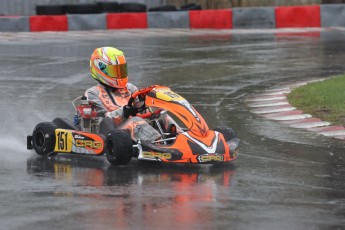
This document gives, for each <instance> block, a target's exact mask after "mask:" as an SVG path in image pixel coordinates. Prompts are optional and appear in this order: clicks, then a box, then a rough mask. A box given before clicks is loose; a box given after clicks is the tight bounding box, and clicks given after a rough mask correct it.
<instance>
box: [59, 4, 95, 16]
mask: <svg viewBox="0 0 345 230" xmlns="http://www.w3.org/2000/svg"><path fill="white" fill-rule="evenodd" d="M64 7H65V9H66V13H67V14H100V13H102V11H101V6H100V5H99V4H96V3H95V4H72V5H65V6H64Z"/></svg>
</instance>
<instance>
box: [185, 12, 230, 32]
mask: <svg viewBox="0 0 345 230" xmlns="http://www.w3.org/2000/svg"><path fill="white" fill-rule="evenodd" d="M189 20H190V28H191V29H231V28H232V11H231V10H196V11H189Z"/></svg>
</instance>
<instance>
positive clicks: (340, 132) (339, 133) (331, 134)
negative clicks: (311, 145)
mask: <svg viewBox="0 0 345 230" xmlns="http://www.w3.org/2000/svg"><path fill="white" fill-rule="evenodd" d="M319 133H320V134H321V135H324V136H327V137H335V136H344V135H345V130H335V131H326V132H319Z"/></svg>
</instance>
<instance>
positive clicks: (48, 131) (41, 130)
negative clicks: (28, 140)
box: [32, 122, 56, 156]
mask: <svg viewBox="0 0 345 230" xmlns="http://www.w3.org/2000/svg"><path fill="white" fill-rule="evenodd" d="M55 129H56V125H55V124H54V123H52V122H42V123H39V124H37V125H36V127H35V128H34V131H33V133H32V146H33V148H34V150H35V152H36V153H37V154H38V155H40V156H48V155H49V156H54V155H55V154H54V148H55Z"/></svg>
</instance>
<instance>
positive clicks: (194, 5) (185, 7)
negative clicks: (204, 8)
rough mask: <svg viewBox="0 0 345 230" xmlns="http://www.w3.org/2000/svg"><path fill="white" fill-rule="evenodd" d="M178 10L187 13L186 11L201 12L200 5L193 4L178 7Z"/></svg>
mask: <svg viewBox="0 0 345 230" xmlns="http://www.w3.org/2000/svg"><path fill="white" fill-rule="evenodd" d="M180 10H182V11H187V10H201V5H198V4H195V3H189V4H186V5H183V6H181V7H180Z"/></svg>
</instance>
